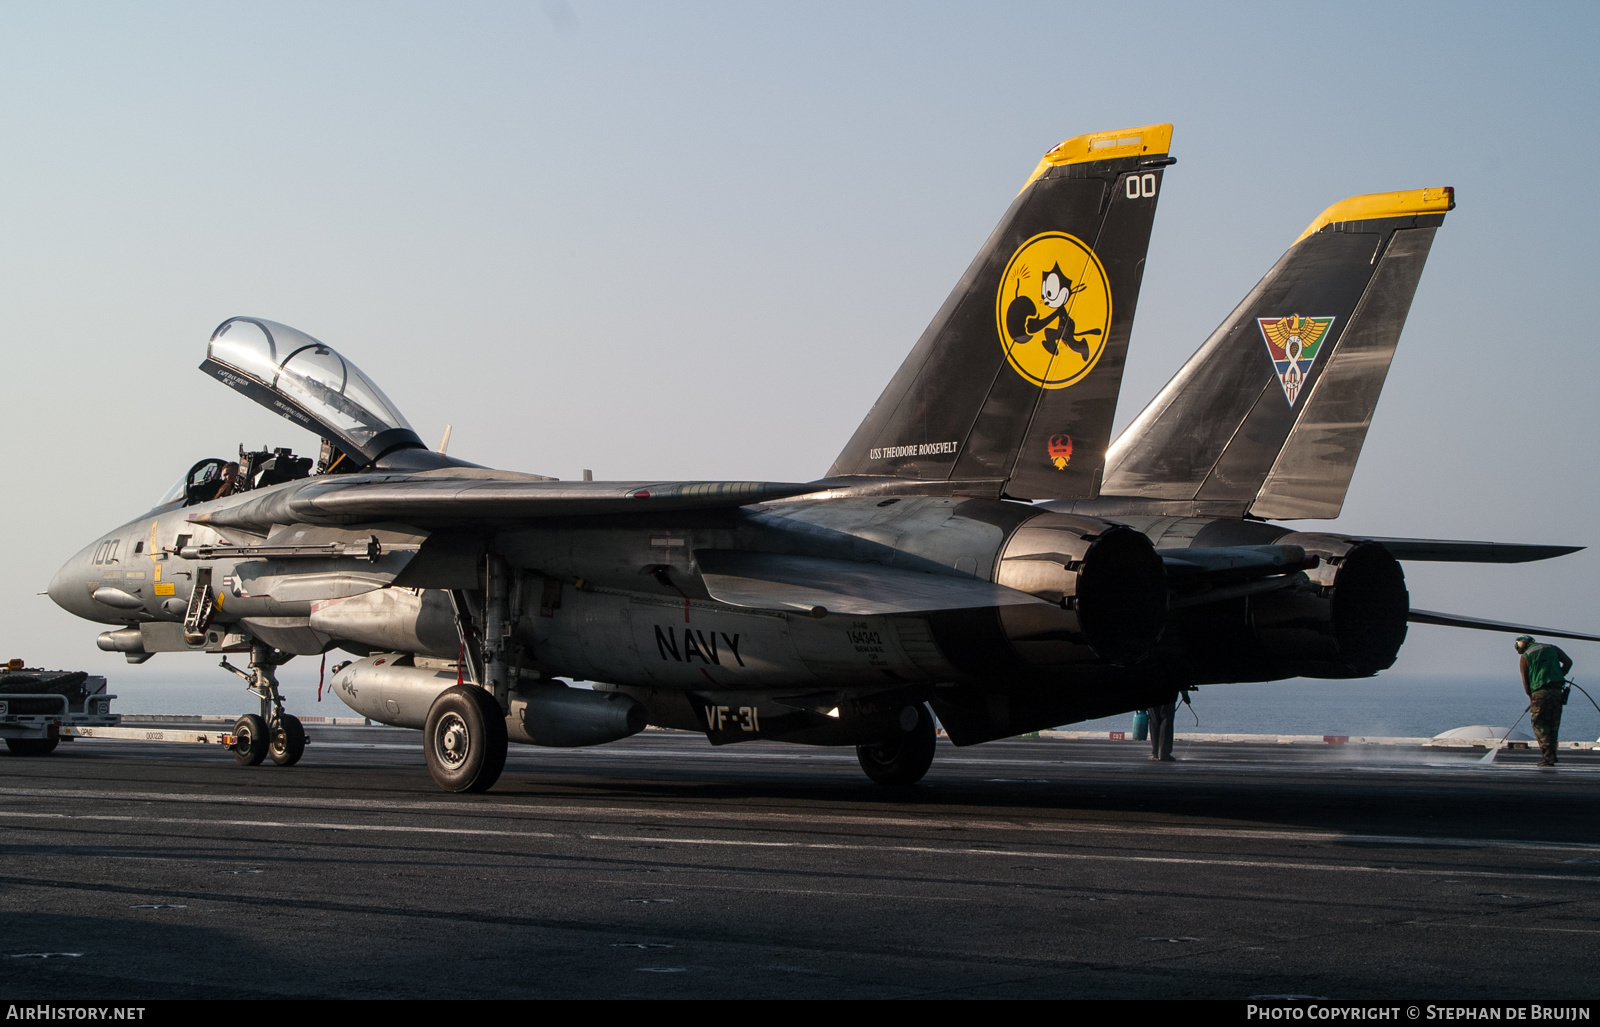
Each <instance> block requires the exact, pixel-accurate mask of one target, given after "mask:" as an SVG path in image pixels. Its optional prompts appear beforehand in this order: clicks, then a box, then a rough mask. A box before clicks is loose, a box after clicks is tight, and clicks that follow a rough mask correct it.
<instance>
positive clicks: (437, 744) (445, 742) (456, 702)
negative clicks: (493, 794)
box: [422, 685, 507, 792]
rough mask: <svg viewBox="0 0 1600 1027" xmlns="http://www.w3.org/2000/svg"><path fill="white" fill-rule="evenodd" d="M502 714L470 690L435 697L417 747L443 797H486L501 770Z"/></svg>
mask: <svg viewBox="0 0 1600 1027" xmlns="http://www.w3.org/2000/svg"><path fill="white" fill-rule="evenodd" d="M506 744H507V739H506V715H505V711H504V710H502V709H500V704H499V703H497V702H495V701H494V696H492V695H490V694H489V693H488V692H485V691H484V690H483V689H481V688H478V687H477V686H475V685H456V686H455V687H454V688H447V689H445V690H444V691H443V692H441V693H439V698H437V699H435V700H434V701H433V706H431V707H430V708H429V709H428V721H427V724H426V726H425V727H423V729H422V747H423V751H424V753H425V754H426V756H427V758H428V773H429V774H431V775H433V780H434V782H435V783H436V784H438V786H439V787H440V788H443V789H444V790H445V791H447V792H486V791H488V790H489V788H490V787H491V786H492V785H493V784H494V783H495V782H496V781H498V780H499V779H500V772H501V771H502V770H504V769H505V768H506Z"/></svg>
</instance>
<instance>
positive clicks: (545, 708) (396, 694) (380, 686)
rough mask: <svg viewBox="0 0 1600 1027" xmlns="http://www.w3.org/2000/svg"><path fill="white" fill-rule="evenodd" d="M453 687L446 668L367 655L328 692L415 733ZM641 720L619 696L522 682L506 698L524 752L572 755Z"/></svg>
mask: <svg viewBox="0 0 1600 1027" xmlns="http://www.w3.org/2000/svg"><path fill="white" fill-rule="evenodd" d="M455 684H456V670H455V667H454V666H450V665H446V664H445V663H444V661H442V660H430V659H428V658H426V657H416V656H411V655H408V654H404V653H398V654H397V653H384V654H380V655H376V656H368V657H366V658H365V659H361V660H356V661H355V662H353V663H348V664H345V665H344V666H343V667H341V668H339V669H338V671H336V672H335V673H334V675H333V689H334V692H335V693H336V694H337V695H338V696H339V698H340V699H342V700H343V701H344V703H345V705H346V706H349V707H350V708H351V709H352V710H355V711H356V712H357V713H359V714H361V715H362V716H363V717H367V718H369V719H371V720H375V721H378V722H379V723H380V724H389V725H392V726H394V727H409V728H418V729H420V728H421V727H422V726H423V725H424V724H425V723H426V722H427V719H428V709H429V708H430V707H431V706H432V705H433V701H434V700H435V699H437V698H438V697H439V693H440V692H443V691H444V690H445V689H447V688H451V687H453V686H454V685H455ZM646 721H647V714H646V712H645V708H644V707H643V706H641V705H640V704H639V703H638V702H637V701H636V700H634V699H633V698H631V697H630V696H626V695H623V694H621V693H620V692H594V691H589V690H588V689H583V688H572V687H570V686H568V685H566V684H564V683H562V682H560V681H538V682H523V683H521V684H520V685H519V686H518V687H517V688H514V689H513V690H512V692H511V710H510V712H509V713H507V714H506V733H507V735H508V736H509V737H510V739H511V741H513V742H522V743H524V744H526V745H543V746H548V747H551V748H575V747H578V746H584V745H601V744H604V743H605V742H614V741H616V740H617V739H619V738H627V737H628V736H629V735H635V734H638V733H639V732H640V731H643V730H644V727H645V723H646Z"/></svg>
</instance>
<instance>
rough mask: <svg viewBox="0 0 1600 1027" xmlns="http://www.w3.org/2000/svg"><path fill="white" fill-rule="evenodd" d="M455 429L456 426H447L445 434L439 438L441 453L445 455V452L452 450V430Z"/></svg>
mask: <svg viewBox="0 0 1600 1027" xmlns="http://www.w3.org/2000/svg"><path fill="white" fill-rule="evenodd" d="M454 427H455V425H453V424H447V425H445V426H444V434H443V435H441V436H439V452H441V453H443V452H444V451H445V450H447V449H449V448H450V429H451V428H454Z"/></svg>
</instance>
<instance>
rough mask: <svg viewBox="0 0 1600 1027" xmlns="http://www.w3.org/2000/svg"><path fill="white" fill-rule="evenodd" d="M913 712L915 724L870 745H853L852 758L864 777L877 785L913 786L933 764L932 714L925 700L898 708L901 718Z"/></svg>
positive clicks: (934, 734) (933, 737) (934, 736)
mask: <svg viewBox="0 0 1600 1027" xmlns="http://www.w3.org/2000/svg"><path fill="white" fill-rule="evenodd" d="M913 710H914V711H916V723H915V724H914V725H913V726H912V727H911V728H910V729H909V730H907V729H906V728H905V725H904V723H903V722H902V724H901V731H900V733H899V734H898V735H895V736H894V737H892V738H888V739H885V740H884V741H882V742H878V743H876V744H874V745H858V746H856V759H857V760H859V761H860V762H861V769H862V770H865V771H866V772H867V776H868V777H870V778H872V780H874V781H876V782H877V783H878V784H881V785H900V786H905V785H914V784H916V783H917V782H918V781H921V780H922V775H924V774H926V773H927V772H928V768H929V767H931V766H933V750H934V745H935V743H936V742H937V741H938V736H937V735H936V733H935V731H934V727H933V713H932V712H931V711H930V710H929V709H928V706H927V704H926V703H918V704H917V705H915V706H908V707H906V709H905V710H903V711H901V716H902V718H903V719H904V720H909V719H911V718H910V716H909V711H913Z"/></svg>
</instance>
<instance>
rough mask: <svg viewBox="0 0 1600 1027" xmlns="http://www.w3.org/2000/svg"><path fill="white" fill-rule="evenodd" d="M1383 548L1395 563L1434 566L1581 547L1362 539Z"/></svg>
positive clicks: (1544, 555) (1526, 559)
mask: <svg viewBox="0 0 1600 1027" xmlns="http://www.w3.org/2000/svg"><path fill="white" fill-rule="evenodd" d="M1362 537H1363V538H1370V540H1371V541H1373V542H1378V543H1381V544H1382V545H1383V548H1385V549H1387V550H1389V552H1390V553H1391V554H1392V555H1393V556H1394V558H1395V559H1396V560H1423V561H1430V562H1434V563H1531V562H1533V561H1534V560H1549V559H1551V558H1552V557H1557V556H1566V555H1567V554H1568V553H1576V552H1577V551H1578V550H1580V549H1582V548H1584V547H1583V546H1545V545H1529V544H1525V543H1521V542H1455V541H1451V540H1448V539H1437V538H1380V537H1378V536H1362Z"/></svg>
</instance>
